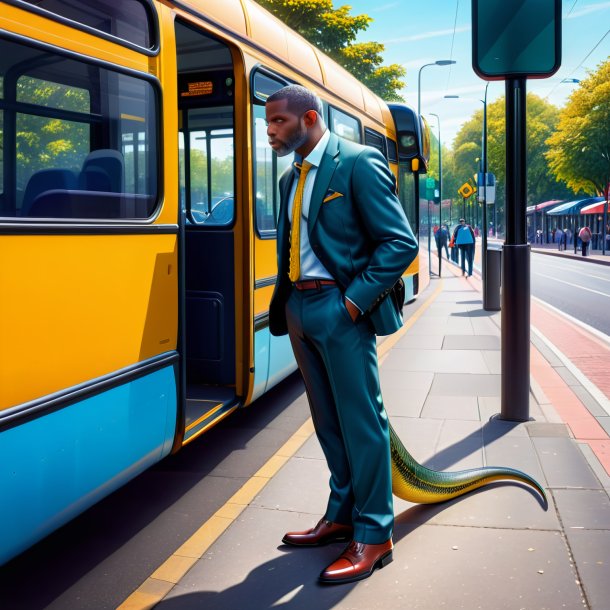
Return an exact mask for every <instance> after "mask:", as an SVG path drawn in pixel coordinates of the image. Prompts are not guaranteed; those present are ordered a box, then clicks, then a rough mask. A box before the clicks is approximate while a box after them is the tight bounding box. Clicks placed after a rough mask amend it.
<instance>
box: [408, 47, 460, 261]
mask: <svg viewBox="0 0 610 610" xmlns="http://www.w3.org/2000/svg"><path fill="white" fill-rule="evenodd" d="M454 63H456V62H455V60H453V59H437V60H436V61H434V62H432V63H429V64H424V65H423V66H422V67H421V68H420V69H419V72H418V73H417V116H418V117H419V116H421V73H422V70H423V69H424V68H427V67H428V66H450V65H452V64H454ZM415 205H416V206H417V207H418V208H419V201H416V202H415ZM430 239H431V237H430V203H429V202H428V273H431V270H430Z"/></svg>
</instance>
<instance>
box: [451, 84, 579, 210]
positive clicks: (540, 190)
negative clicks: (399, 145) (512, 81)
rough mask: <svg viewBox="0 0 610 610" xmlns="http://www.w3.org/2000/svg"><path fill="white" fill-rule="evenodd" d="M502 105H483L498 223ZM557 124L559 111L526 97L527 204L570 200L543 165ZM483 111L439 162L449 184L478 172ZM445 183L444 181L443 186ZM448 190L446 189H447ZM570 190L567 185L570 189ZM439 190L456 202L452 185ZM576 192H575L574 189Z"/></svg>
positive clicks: (558, 180)
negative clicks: (493, 178) (485, 108)
mask: <svg viewBox="0 0 610 610" xmlns="http://www.w3.org/2000/svg"><path fill="white" fill-rule="evenodd" d="M505 113H506V110H505V101H504V98H503V97H502V98H499V99H497V100H496V101H495V102H493V103H489V104H488V105H487V168H488V171H489V172H491V173H494V174H495V175H496V182H497V184H496V206H497V207H498V209H499V212H500V221H501V218H502V217H503V210H504V187H505V184H506V168H505V165H506V120H505ZM558 121H559V110H558V109H557V108H556V107H555V106H553V105H552V104H550V103H548V102H546V101H545V100H543V99H542V98H540V97H538V96H536V95H534V94H532V93H529V94H528V95H527V192H528V204H529V205H532V204H535V203H540V202H542V201H548V200H550V199H568V198H570V197H573V196H574V194H575V193H574V192H573V191H571V190H570V189H569V188H568V186H566V184H565V183H564V182H563V181H562V178H561V177H559V178H558V177H557V175H556V174H553V172H551V169H550V168H549V164H548V162H547V155H548V153H549V144H548V140H549V137H550V136H551V134H552V133H553V132H554V130H555V128H556V126H557V124H558ZM482 129H483V109H482V108H481V109H480V110H477V111H476V112H475V113H474V114H473V115H472V117H471V119H470V120H469V121H467V122H466V123H464V124H463V125H462V127H461V129H460V131H459V132H458V134H457V136H456V138H455V141H454V145H453V151H452V153H451V154H450V155H448V158H447V159H445V158H443V166H444V167H443V170H444V171H443V173H445V169H447V173H448V174H449V176H450V180H453V179H454V178H457V183H459V184H458V185H457V186H458V187H459V186H461V185H462V184H463V183H464V182H466V181H467V180H468V179H470V178H472V176H473V174H475V173H477V172H478V171H480V167H481V164H480V160H481V158H482ZM448 182H449V180H448V179H447V177H445V184H447V183H448ZM448 186H449V185H448ZM570 186H571V185H570ZM450 189H451V190H449V188H443V191H444V193H445V195H446V196H447V197H449V196H451V197H454V198H455V200H456V201H459V199H460V198H459V195H457V192H456V190H457V189H456V187H455V184H453V183H451V185H450ZM576 190H578V189H576Z"/></svg>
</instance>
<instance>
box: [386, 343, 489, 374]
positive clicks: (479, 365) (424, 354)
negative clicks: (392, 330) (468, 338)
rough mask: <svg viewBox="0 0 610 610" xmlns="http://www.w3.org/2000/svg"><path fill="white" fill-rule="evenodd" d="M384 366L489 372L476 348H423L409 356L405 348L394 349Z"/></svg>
mask: <svg viewBox="0 0 610 610" xmlns="http://www.w3.org/2000/svg"><path fill="white" fill-rule="evenodd" d="M383 367H384V368H385V369H392V370H402V371H422V372H426V371H429V372H432V373H442V372H444V371H452V372H455V373H467V374H472V373H475V374H476V373H479V374H485V373H488V372H489V369H488V368H487V365H486V364H485V360H483V357H482V356H481V354H480V352H478V351H474V350H448V349H438V350H422V351H418V352H417V353H416V354H414V355H413V356H412V357H409V354H408V353H405V350H396V351H392V352H391V353H390V354H389V355H388V357H387V358H386V359H385V360H384V362H383Z"/></svg>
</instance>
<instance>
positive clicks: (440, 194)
mask: <svg viewBox="0 0 610 610" xmlns="http://www.w3.org/2000/svg"><path fill="white" fill-rule="evenodd" d="M428 114H430V116H433V117H436V122H437V123H438V227H439V229H438V230H439V231H440V230H441V226H442V224H443V222H442V216H443V154H442V149H441V118H440V117H439V116H438V114H434V112H430V113H428ZM428 209H430V204H429V203H428ZM429 224H430V223H428V225H429ZM428 269H430V240H428ZM438 275H439V277H440V275H441V251H440V250H439V251H438Z"/></svg>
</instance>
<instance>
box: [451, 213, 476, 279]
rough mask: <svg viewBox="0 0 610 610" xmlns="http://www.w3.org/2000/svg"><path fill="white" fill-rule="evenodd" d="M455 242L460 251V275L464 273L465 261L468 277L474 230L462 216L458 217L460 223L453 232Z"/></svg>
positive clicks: (472, 257)
mask: <svg viewBox="0 0 610 610" xmlns="http://www.w3.org/2000/svg"><path fill="white" fill-rule="evenodd" d="M455 243H456V244H457V246H458V248H459V250H460V253H461V257H460V258H461V263H462V275H465V274H466V262H468V277H470V276H471V275H472V262H473V260H474V231H473V230H472V227H471V226H470V225H467V224H466V221H465V220H464V219H463V218H460V225H459V226H458V228H457V230H456V233H455Z"/></svg>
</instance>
